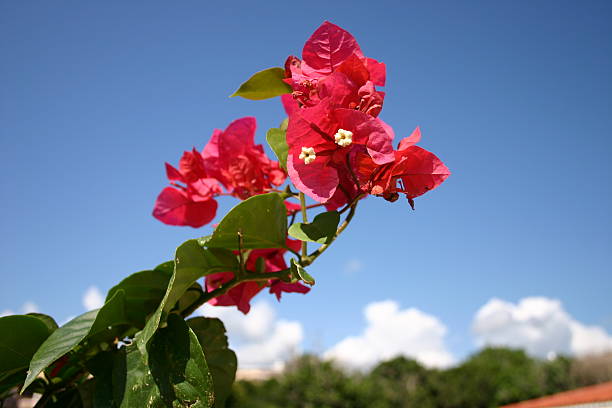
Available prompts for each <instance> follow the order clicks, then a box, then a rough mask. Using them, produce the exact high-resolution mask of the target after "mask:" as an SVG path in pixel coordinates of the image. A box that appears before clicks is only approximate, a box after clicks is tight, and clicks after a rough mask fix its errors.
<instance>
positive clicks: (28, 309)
mask: <svg viewBox="0 0 612 408" xmlns="http://www.w3.org/2000/svg"><path fill="white" fill-rule="evenodd" d="M38 311H39V310H38V305H37V304H36V303H34V302H25V303H24V304H23V306H21V312H22V313H23V314H28V313H38Z"/></svg>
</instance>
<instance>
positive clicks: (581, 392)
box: [501, 381, 612, 408]
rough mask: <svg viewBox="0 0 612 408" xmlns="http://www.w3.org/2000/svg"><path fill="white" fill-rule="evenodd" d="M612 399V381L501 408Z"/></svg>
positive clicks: (560, 404)
mask: <svg viewBox="0 0 612 408" xmlns="http://www.w3.org/2000/svg"><path fill="white" fill-rule="evenodd" d="M604 401H612V381H610V382H606V383H602V384H598V385H591V386H589V387H583V388H578V389H575V390H572V391H565V392H560V393H558V394H553V395H549V396H547V397H541V398H536V399H532V400H528V401H523V402H518V403H516V404H510V405H504V406H503V407H501V408H547V407H563V406H568V405H577V404H586V403H589V402H604Z"/></svg>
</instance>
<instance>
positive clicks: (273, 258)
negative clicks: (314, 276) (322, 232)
mask: <svg viewBox="0 0 612 408" xmlns="http://www.w3.org/2000/svg"><path fill="white" fill-rule="evenodd" d="M300 245H301V243H300V241H297V240H292V239H287V247H288V248H291V249H292V250H294V251H296V252H297V251H299V250H300ZM285 252H287V250H286V249H255V250H253V251H251V252H250V253H249V257H248V258H247V260H246V262H245V267H246V269H247V270H250V271H254V270H256V269H257V267H256V263H257V259H259V258H263V259H264V271H263V272H264V273H266V272H278V271H282V270H283V269H287V263H286V262H285V258H284V254H285ZM233 278H234V274H233V273H232V272H220V273H214V274H212V275H208V276H207V277H206V289H207V290H208V291H212V290H214V289H216V288H218V287H219V286H221V285H222V284H224V283H227V282H229V281H230V280H232V279H233ZM265 287H269V288H270V293H273V294H275V295H276V298H277V299H278V300H279V301H280V299H281V294H282V292H294V293H308V291H310V288H309V287H307V286H304V285H302V284H301V283H299V282H296V283H287V282H283V281H281V280H280V279H270V280H268V281H263V282H262V281H259V282H254V281H251V282H249V281H247V282H242V283H240V284H239V285H237V286H236V287H233V288H232V289H230V290H229V291H227V293H225V294H223V295H221V296H217V297H216V298H214V299H212V300H211V301H210V302H209V303H210V304H211V305H215V306H236V307H238V310H240V311H241V312H242V313H244V314H247V313H248V312H249V310H250V309H251V305H250V301H251V299H252V298H253V297H255V295H257V294H258V293H259V292H260V291H262V290H263V289H264V288H265Z"/></svg>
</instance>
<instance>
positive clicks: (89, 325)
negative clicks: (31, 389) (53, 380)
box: [22, 290, 125, 392]
mask: <svg viewBox="0 0 612 408" xmlns="http://www.w3.org/2000/svg"><path fill="white" fill-rule="evenodd" d="M124 298H125V292H123V291H122V290H120V291H118V292H117V293H116V294H115V295H114V296H113V297H112V298H111V299H110V300H109V301H107V302H106V303H105V304H104V306H102V308H100V309H95V310H91V311H89V312H87V313H84V314H82V315H80V316H77V317H75V318H74V319H72V320H71V321H69V322H68V323H66V324H65V325H63V326H62V327H60V328H59V329H57V330H55V331H54V332H53V333H52V334H51V335H50V336H49V337H48V338H47V339H46V340H45V342H44V343H42V345H41V346H40V348H39V349H38V350H37V351H36V353H34V356H33V357H32V361H30V369H29V371H28V376H27V378H26V380H25V383H24V385H23V388H22V392H23V390H25V389H26V388H27V387H28V386H29V385H30V384H31V383H32V381H34V380H35V379H36V377H37V376H38V374H40V373H41V372H42V371H43V370H44V369H45V368H47V367H48V366H49V365H50V364H51V363H53V362H54V361H56V360H57V359H58V358H60V357H62V356H63V355H64V354H66V353H68V352H70V351H71V350H73V349H74V348H75V347H76V346H77V345H78V344H79V343H80V342H81V341H83V339H85V338H86V337H87V336H96V337H97V338H99V339H100V338H106V337H109V336H112V335H114V334H115V332H114V331H113V327H115V326H117V325H120V324H125V313H124V311H125V303H124ZM109 328H110V329H109Z"/></svg>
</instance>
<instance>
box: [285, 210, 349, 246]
mask: <svg viewBox="0 0 612 408" xmlns="http://www.w3.org/2000/svg"><path fill="white" fill-rule="evenodd" d="M339 223H340V214H339V213H338V211H328V212H324V213H321V214H318V215H317V216H316V217H315V218H314V220H312V222H311V223H309V224H304V223H301V222H298V223H295V224H293V225H291V227H289V235H291V236H292V237H294V238H297V239H299V240H301V241H310V242H318V243H319V244H324V243H325V242H327V240H328V239H331V238H333V237H334V235H335V234H336V229H337V228H338V224H339Z"/></svg>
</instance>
